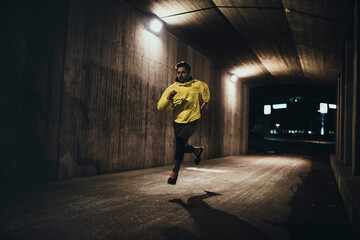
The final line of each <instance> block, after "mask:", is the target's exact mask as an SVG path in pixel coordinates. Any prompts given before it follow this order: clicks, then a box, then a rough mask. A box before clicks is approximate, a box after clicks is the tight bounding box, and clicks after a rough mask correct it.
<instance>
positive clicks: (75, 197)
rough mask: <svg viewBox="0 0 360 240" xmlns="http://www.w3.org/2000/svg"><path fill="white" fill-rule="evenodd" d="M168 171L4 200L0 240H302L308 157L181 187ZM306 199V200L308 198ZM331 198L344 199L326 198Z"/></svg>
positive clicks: (225, 162) (245, 167)
mask: <svg viewBox="0 0 360 240" xmlns="http://www.w3.org/2000/svg"><path fill="white" fill-rule="evenodd" d="M170 169H171V166H166V167H159V168H152V169H145V170H137V171H131V172H124V173H117V174H108V175H102V176H95V177H89V178H79V179H72V180H68V181H62V182H54V183H47V184H41V185H36V186H28V187H22V188H17V189H12V191H11V192H7V193H2V197H1V198H2V200H1V202H2V204H1V208H0V210H1V218H0V239H246V240H249V239H296V234H298V233H297V232H296V231H294V229H297V226H300V225H301V224H300V225H299V222H301V219H299V218H298V217H296V216H299V214H297V215H294V213H295V212H296V211H298V210H299V209H301V208H299V207H298V206H299V204H298V205H294V197H295V193H296V194H297V191H298V189H300V188H301V187H302V185H303V180H304V179H305V180H306V177H307V176H308V175H309V174H311V171H312V160H311V159H310V158H309V157H295V156H290V155H247V156H236V157H227V158H219V159H212V160H207V161H202V162H201V164H200V165H195V164H193V163H185V164H183V165H182V168H181V172H180V175H179V179H178V183H177V185H175V186H172V185H168V184H167V183H166V181H167V178H168V176H169V173H170ZM329 169H330V168H329ZM321 171H323V170H321ZM309 184H311V183H309ZM326 184H327V183H320V185H321V186H324V185H326ZM334 186H335V188H336V185H334ZM316 191H318V190H316ZM303 192H304V193H305V196H307V195H306V192H308V190H304V191H303ZM309 194H311V193H308V195H309ZM333 197H334V198H338V196H326V198H327V199H328V198H333ZM306 198H308V197H306ZM330 200H331V199H330ZM331 201H332V200H331ZM336 201H339V200H338V199H336ZM300 202H301V203H300V205H301V204H305V205H309V206H305V207H307V208H308V209H309V208H311V209H314V206H310V205H311V204H308V202H307V200H301V201H300ZM315 204H316V203H315ZM337 204H338V202H337V203H336V204H335V206H328V207H330V208H336V207H337ZM311 209H310V211H312V210H311ZM301 211H302V210H301ZM339 211H341V212H342V211H343V209H342V207H341V206H340V207H339ZM334 214H337V215H338V214H339V213H338V212H336V213H334ZM308 215H309V214H308ZM335 217H336V219H337V221H342V222H344V221H346V217H344V216H343V215H342V216H341V217H338V216H335ZM311 218H313V217H311ZM344 219H345V220H344ZM315 220H316V221H318V220H319V219H315ZM289 221H290V222H289ZM320 221H321V220H320ZM305 225H306V223H305ZM345 225H346V223H345ZM301 226H302V225H301ZM334 226H335V227H336V226H338V225H337V223H335V224H334ZM346 226H347V225H346ZM302 227H304V226H302ZM303 229H305V228H303ZM333 230H334V229H333ZM301 231H302V230H301V229H300V231H298V232H301ZM306 231H309V229H307V230H306ZM310 231H311V230H310ZM339 231H348V230H347V229H345V230H344V228H341V229H339ZM294 232H295V235H294ZM339 234H340V235H341V236H345V235H344V233H342V232H340V233H339ZM310 236H311V235H310ZM307 239H310V238H307ZM314 239H315V237H314ZM317 239H319V238H318V237H317ZM344 239H345V238H344Z"/></svg>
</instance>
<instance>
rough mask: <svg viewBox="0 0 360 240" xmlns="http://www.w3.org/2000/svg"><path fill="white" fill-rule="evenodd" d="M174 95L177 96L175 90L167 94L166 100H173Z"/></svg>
mask: <svg viewBox="0 0 360 240" xmlns="http://www.w3.org/2000/svg"><path fill="white" fill-rule="evenodd" d="M175 94H177V92H176V91H175V90H172V91H171V92H169V95H168V97H167V99H168V100H172V99H173V98H174V96H175Z"/></svg>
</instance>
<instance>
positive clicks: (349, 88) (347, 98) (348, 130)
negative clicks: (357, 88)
mask: <svg viewBox="0 0 360 240" xmlns="http://www.w3.org/2000/svg"><path fill="white" fill-rule="evenodd" d="M353 56H354V51H353V43H352V41H351V40H348V41H347V42H346V48H345V76H344V80H345V81H344V82H345V85H344V105H343V107H344V128H343V129H344V130H343V132H344V141H343V143H344V144H343V146H344V149H343V155H342V159H343V163H344V164H345V165H348V166H350V165H351V155H352V117H353V114H352V113H353V109H352V107H353V71H354V67H353V63H354V57H353Z"/></svg>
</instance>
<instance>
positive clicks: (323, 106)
mask: <svg viewBox="0 0 360 240" xmlns="http://www.w3.org/2000/svg"><path fill="white" fill-rule="evenodd" d="M319 112H320V113H324V114H325V113H328V104H327V103H320V110H319Z"/></svg>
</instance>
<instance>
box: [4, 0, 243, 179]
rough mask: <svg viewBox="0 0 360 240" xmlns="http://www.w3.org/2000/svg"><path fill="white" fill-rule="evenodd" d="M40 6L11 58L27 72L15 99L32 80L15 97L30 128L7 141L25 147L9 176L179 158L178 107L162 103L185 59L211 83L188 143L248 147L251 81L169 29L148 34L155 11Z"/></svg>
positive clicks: (118, 4) (49, 175)
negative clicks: (236, 77)
mask: <svg viewBox="0 0 360 240" xmlns="http://www.w3.org/2000/svg"><path fill="white" fill-rule="evenodd" d="M33 4H34V3H32V4H28V5H29V8H30V9H31V11H30V12H29V13H28V14H27V15H25V16H23V17H22V18H20V20H19V19H18V25H19V26H20V27H22V28H20V29H22V30H23V31H22V33H23V38H22V40H21V41H20V43H21V44H20V45H22V46H26V47H24V48H25V50H24V51H20V50H19V53H17V55H18V57H19V59H23V60H21V61H23V62H22V64H19V60H16V61H15V63H14V64H12V65H11V66H13V68H14V69H15V70H14V72H16V71H18V70H21V72H22V74H21V75H20V76H18V80H17V82H15V84H14V87H9V86H8V87H7V88H8V89H10V92H9V93H8V94H7V95H6V96H8V97H9V96H10V95H11V93H16V92H18V91H19V90H18V89H17V87H18V86H19V85H21V84H23V83H24V86H21V87H20V89H21V90H20V92H23V93H22V95H21V96H20V97H19V96H18V95H15V97H13V98H14V101H17V102H18V104H17V105H16V104H14V105H13V106H14V107H16V108H18V109H19V110H18V111H16V112H15V113H14V114H13V115H14V116H13V118H15V119H17V120H18V121H20V125H21V126H22V129H23V130H21V131H18V133H17V135H16V136H15V138H22V140H21V143H19V142H17V141H15V140H14V141H13V142H11V143H9V144H8V145H9V146H10V145H11V146H13V150H16V151H17V152H24V153H22V154H18V155H16V156H14V155H12V158H13V159H12V160H13V162H12V163H11V164H9V166H6V168H5V170H4V172H8V173H7V175H6V178H7V180H8V179H12V181H14V182H16V181H17V182H19V181H18V180H19V179H22V182H35V181H33V180H34V179H37V180H36V181H49V180H56V179H58V180H60V179H67V178H73V177H81V176H91V175H98V174H106V173H112V172H119V171H126V170H132V169H141V168H148V167H155V166H162V165H167V164H169V165H170V164H172V162H173V156H174V136H173V129H172V114H171V110H168V111H167V112H160V111H158V110H157V108H156V105H157V102H158V100H159V98H160V96H161V94H162V92H163V91H164V90H165V89H166V87H168V86H169V85H170V84H172V83H173V82H174V78H175V69H174V65H175V63H176V62H178V61H181V60H185V61H187V62H189V64H190V65H191V66H192V75H193V76H194V77H195V78H197V79H200V80H202V81H204V82H206V83H207V84H208V85H209V87H210V91H211V101H210V104H209V109H208V110H207V111H206V112H204V113H203V117H202V120H201V123H200V125H199V127H198V129H197V131H196V133H195V134H194V136H193V137H192V138H191V140H190V143H192V144H194V145H203V146H205V147H206V151H205V153H204V158H216V157H221V156H228V155H237V154H241V153H245V152H246V147H247V123H246V121H247V118H248V117H247V111H248V110H247V109H246V108H247V107H248V89H247V87H246V86H245V85H244V84H242V83H240V82H239V83H235V84H233V83H231V84H232V85H229V77H230V76H229V74H228V73H226V72H225V71H224V69H220V67H218V65H216V64H215V63H214V62H213V61H212V60H210V59H208V58H206V57H205V56H202V55H201V54H199V53H198V52H197V51H195V50H194V49H193V48H192V47H191V46H188V45H187V44H185V43H184V42H182V41H180V40H179V39H177V38H176V37H174V36H172V35H170V34H168V33H166V32H163V33H162V34H160V35H159V36H155V35H153V34H152V33H150V32H148V31H147V30H146V29H147V21H148V18H147V17H145V16H143V15H142V14H140V13H139V12H137V11H136V10H134V9H133V8H131V7H129V6H128V5H127V4H126V3H124V2H122V1H118V0H106V1H96V0H93V1H91V0H76V1H69V2H62V3H58V5H51V4H50V3H48V4H46V2H45V1H44V2H42V1H39V2H38V4H37V5H36V6H34V5H33ZM39 6H41V8H39ZM13 9H15V10H16V6H15V7H14V8H13ZM41 12H42V14H40V13H41ZM54 13H55V14H54ZM9 15H11V14H9ZM35 15H36V16H35ZM29 19H34V21H30V22H29V21H28V20H29ZM15 35H16V34H13V36H15ZM29 36H30V38H29ZM29 39H30V40H29ZM12 47H13V49H15V48H16V47H17V45H15V44H14V45H13V46H12ZM11 54H12V53H11V51H9V53H7V56H10V55H11ZM3 59H4V58H2V60H3ZM219 61H221V59H219ZM3 62H5V61H3ZM3 66H4V65H3ZM24 69H25V70H24ZM11 74H12V73H11V72H9V73H8V75H9V77H13V76H11ZM13 75H14V74H13ZM5 87H6V86H5ZM19 98H20V99H19ZM28 100H29V101H28ZM24 109H26V110H24ZM18 113H21V114H18ZM16 114H18V116H16ZM20 119H21V120H20ZM10 121H11V119H8V122H10ZM15 122H16V121H15ZM15 125H16V126H19V125H18V124H16V123H14V128H16V127H15ZM11 134H12V133H10V131H9V133H8V134H7V135H6V136H3V138H2V140H4V139H6V137H9V136H11ZM11 152H13V151H11ZM11 152H10V153H9V154H8V155H9V156H11ZM192 159H193V156H186V158H185V161H192ZM169 169H170V167H169ZM39 176H40V177H39ZM4 179H5V178H4ZM4 181H6V180H4ZM2 182H3V180H2Z"/></svg>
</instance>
